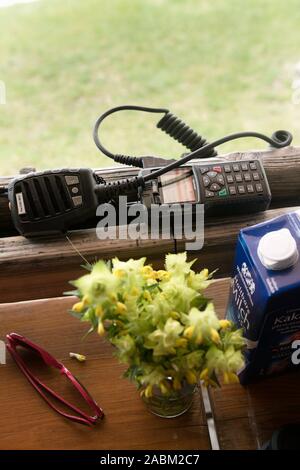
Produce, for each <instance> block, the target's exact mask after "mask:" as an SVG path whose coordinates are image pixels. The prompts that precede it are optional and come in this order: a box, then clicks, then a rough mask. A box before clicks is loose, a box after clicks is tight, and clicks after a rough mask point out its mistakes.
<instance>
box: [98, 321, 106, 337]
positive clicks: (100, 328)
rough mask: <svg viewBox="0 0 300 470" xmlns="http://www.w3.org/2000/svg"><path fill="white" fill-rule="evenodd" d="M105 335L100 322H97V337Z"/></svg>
mask: <svg viewBox="0 0 300 470" xmlns="http://www.w3.org/2000/svg"><path fill="white" fill-rule="evenodd" d="M104 333H105V329H104V325H103V323H102V321H99V323H98V335H100V336H103V335H104Z"/></svg>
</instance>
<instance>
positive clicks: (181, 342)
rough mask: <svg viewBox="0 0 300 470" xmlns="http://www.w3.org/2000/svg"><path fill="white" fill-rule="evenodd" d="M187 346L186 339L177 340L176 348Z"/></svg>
mask: <svg viewBox="0 0 300 470" xmlns="http://www.w3.org/2000/svg"><path fill="white" fill-rule="evenodd" d="M186 346H187V339H186V338H178V339H177V340H176V347H177V348H186Z"/></svg>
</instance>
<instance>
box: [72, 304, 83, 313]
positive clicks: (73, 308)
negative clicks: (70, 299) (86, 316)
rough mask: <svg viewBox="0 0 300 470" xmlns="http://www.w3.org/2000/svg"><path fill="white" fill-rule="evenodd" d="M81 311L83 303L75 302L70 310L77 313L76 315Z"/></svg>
mask: <svg viewBox="0 0 300 470" xmlns="http://www.w3.org/2000/svg"><path fill="white" fill-rule="evenodd" d="M83 309H84V303H83V302H77V303H76V304H74V305H73V307H72V310H73V311H74V312H77V313H81V312H82V310H83Z"/></svg>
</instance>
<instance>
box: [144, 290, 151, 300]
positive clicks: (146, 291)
mask: <svg viewBox="0 0 300 470" xmlns="http://www.w3.org/2000/svg"><path fill="white" fill-rule="evenodd" d="M143 296H144V299H145V300H147V301H148V302H152V297H151V294H150V292H149V291H148V290H145V291H144V293H143Z"/></svg>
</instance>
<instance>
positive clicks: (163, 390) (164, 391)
mask: <svg viewBox="0 0 300 470" xmlns="http://www.w3.org/2000/svg"><path fill="white" fill-rule="evenodd" d="M159 388H160V391H161V393H162V394H163V395H167V393H168V392H169V387H168V385H167V383H166V381H165V380H162V381H161V382H160V384H159Z"/></svg>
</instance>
